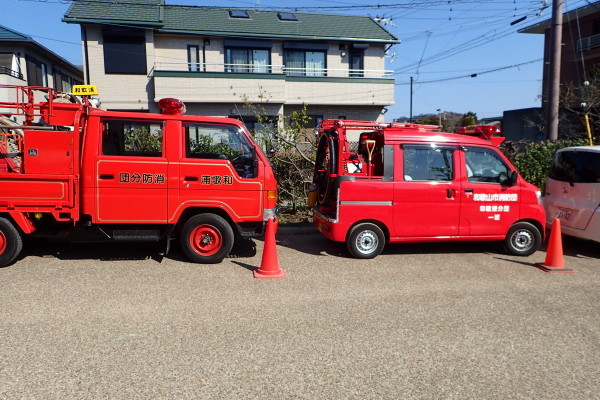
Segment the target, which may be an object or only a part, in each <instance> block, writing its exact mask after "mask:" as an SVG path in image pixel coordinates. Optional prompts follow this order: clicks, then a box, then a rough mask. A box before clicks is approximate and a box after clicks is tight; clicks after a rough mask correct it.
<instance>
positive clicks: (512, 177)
mask: <svg viewBox="0 0 600 400" xmlns="http://www.w3.org/2000/svg"><path fill="white" fill-rule="evenodd" d="M518 179H519V173H518V172H517V171H513V172H511V173H510V176H509V177H508V182H507V183H508V184H509V186H515V185H516V184H517V180H518Z"/></svg>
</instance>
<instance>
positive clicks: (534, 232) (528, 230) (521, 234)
mask: <svg viewBox="0 0 600 400" xmlns="http://www.w3.org/2000/svg"><path fill="white" fill-rule="evenodd" d="M541 244H542V234H541V233H540V231H539V229H538V228H536V227H535V225H533V224H530V223H529V222H517V223H516V224H514V225H513V226H511V227H510V229H509V230H508V234H507V235H506V239H505V240H504V247H505V249H506V251H507V252H508V253H510V254H512V255H515V256H530V255H532V254H533V253H535V252H536V251H537V250H538V249H539V248H540V245H541Z"/></svg>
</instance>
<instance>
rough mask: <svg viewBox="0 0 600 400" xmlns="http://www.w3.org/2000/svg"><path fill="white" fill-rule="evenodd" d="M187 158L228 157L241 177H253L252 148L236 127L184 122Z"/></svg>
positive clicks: (223, 158)
mask: <svg viewBox="0 0 600 400" xmlns="http://www.w3.org/2000/svg"><path fill="white" fill-rule="evenodd" d="M185 143H186V157H187V158H204V159H217V160H229V161H231V163H232V164H233V166H234V168H235V170H236V171H237V172H238V174H239V175H240V177H242V178H254V177H255V176H254V148H253V146H252V145H251V144H250V142H249V141H248V139H247V138H246V136H245V135H244V133H243V132H242V131H241V130H240V128H238V127H237V126H233V125H205V124H193V123H186V124H185Z"/></svg>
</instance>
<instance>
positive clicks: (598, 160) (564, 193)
mask: <svg viewBox="0 0 600 400" xmlns="http://www.w3.org/2000/svg"><path fill="white" fill-rule="evenodd" d="M544 208H545V209H546V219H547V223H548V227H551V226H552V222H553V220H554V218H559V219H560V225H561V228H562V229H561V230H562V233H563V234H565V235H569V236H575V237H578V238H582V239H588V240H594V241H596V242H600V146H580V147H566V148H564V149H560V150H558V151H557V152H556V154H555V155H554V160H553V161H552V166H551V168H550V172H549V173H548V179H547V180H546V193H545V195H544Z"/></svg>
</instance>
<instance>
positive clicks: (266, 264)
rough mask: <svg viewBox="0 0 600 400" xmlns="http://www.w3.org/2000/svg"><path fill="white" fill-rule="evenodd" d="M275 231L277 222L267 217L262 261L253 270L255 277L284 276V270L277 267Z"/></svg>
mask: <svg viewBox="0 0 600 400" xmlns="http://www.w3.org/2000/svg"><path fill="white" fill-rule="evenodd" d="M276 231H277V222H274V221H273V218H269V220H268V221H267V228H266V230H265V247H264V249H263V255H262V261H261V263H260V268H258V269H255V270H254V277H255V278H258V279H266V278H285V271H284V270H282V269H281V268H279V259H278V258H277V248H276V244H275V232H276Z"/></svg>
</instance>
